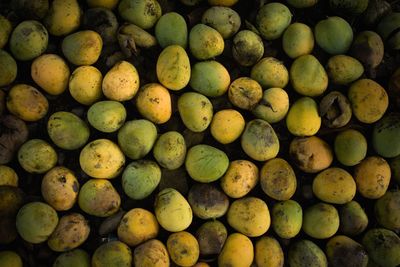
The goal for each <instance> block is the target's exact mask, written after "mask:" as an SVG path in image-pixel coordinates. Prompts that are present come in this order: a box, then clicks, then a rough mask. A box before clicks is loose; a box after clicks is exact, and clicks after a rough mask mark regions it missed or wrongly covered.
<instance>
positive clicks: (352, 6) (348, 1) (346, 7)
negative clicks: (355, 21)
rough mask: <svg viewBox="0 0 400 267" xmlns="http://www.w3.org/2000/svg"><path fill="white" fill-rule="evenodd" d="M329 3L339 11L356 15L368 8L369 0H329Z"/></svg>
mask: <svg viewBox="0 0 400 267" xmlns="http://www.w3.org/2000/svg"><path fill="white" fill-rule="evenodd" d="M329 5H330V6H331V8H332V9H333V10H335V11H337V12H341V13H345V14H348V15H353V16H356V15H360V14H362V13H363V12H364V11H365V10H366V9H367V7H368V0H356V1H352V0H329Z"/></svg>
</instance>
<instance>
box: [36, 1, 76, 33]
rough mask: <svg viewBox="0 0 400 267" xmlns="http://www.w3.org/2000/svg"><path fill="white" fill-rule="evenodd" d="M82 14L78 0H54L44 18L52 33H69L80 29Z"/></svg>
mask: <svg viewBox="0 0 400 267" xmlns="http://www.w3.org/2000/svg"><path fill="white" fill-rule="evenodd" d="M81 16H82V10H81V8H80V7H79V3H78V1H77V0H54V1H53V2H52V3H51V6H50V9H49V11H48V13H47V15H46V17H45V18H44V25H45V26H46V28H47V30H48V31H49V33H50V34H52V35H55V36H62V35H67V34H70V33H72V32H74V31H75V30H76V29H78V27H79V25H80V23H81Z"/></svg>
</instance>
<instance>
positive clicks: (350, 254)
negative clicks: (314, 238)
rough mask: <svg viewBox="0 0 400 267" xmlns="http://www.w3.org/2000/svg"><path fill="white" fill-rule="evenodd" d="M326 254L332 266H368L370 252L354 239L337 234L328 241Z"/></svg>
mask: <svg viewBox="0 0 400 267" xmlns="http://www.w3.org/2000/svg"><path fill="white" fill-rule="evenodd" d="M326 256H327V257H328V262H329V266H332V267H342V266H343V267H352V266H360V267H367V264H368V253H367V251H366V250H365V249H364V248H363V246H362V245H361V244H359V243H357V242H356V241H354V240H353V239H351V238H349V237H347V236H344V235H337V236H334V237H332V238H331V239H329V241H328V242H327V243H326Z"/></svg>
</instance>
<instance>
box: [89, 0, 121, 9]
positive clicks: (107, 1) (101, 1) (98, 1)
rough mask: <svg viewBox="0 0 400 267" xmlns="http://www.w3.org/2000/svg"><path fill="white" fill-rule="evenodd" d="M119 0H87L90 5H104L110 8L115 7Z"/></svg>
mask: <svg viewBox="0 0 400 267" xmlns="http://www.w3.org/2000/svg"><path fill="white" fill-rule="evenodd" d="M118 2H119V1H118V0H86V3H87V4H88V6H89V7H103V8H108V9H114V8H115V7H116V6H117V4H118Z"/></svg>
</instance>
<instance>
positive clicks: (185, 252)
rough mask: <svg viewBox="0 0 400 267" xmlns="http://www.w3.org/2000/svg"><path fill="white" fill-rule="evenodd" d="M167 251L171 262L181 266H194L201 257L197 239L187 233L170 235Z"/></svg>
mask: <svg viewBox="0 0 400 267" xmlns="http://www.w3.org/2000/svg"><path fill="white" fill-rule="evenodd" d="M167 250H168V253H169V256H170V257H171V260H172V261H173V262H174V263H176V264H177V265H179V266H187V267H190V266H193V265H194V264H195V263H196V262H197V260H198V259H199V255H200V250H199V243H198V242H197V239H196V238H195V237H194V236H193V235H192V234H191V233H189V232H186V231H181V232H178V233H172V234H170V235H169V236H168V239H167Z"/></svg>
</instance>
